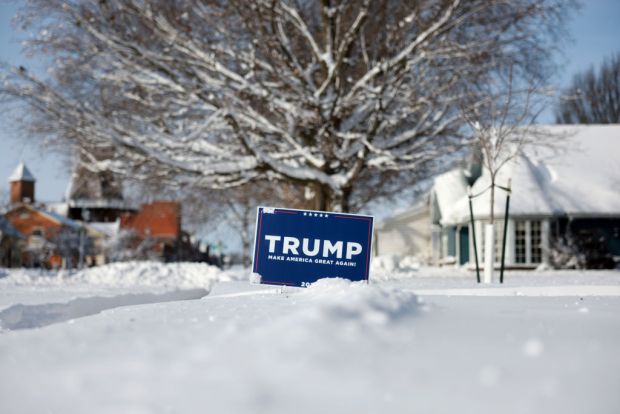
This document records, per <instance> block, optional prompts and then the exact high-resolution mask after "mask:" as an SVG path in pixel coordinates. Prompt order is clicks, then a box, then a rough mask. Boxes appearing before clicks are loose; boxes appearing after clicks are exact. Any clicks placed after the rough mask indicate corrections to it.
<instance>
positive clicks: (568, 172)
mask: <svg viewBox="0 0 620 414" xmlns="http://www.w3.org/2000/svg"><path fill="white" fill-rule="evenodd" d="M542 128H544V129H545V130H547V131H548V132H551V133H553V134H557V136H559V137H561V138H559V139H560V140H561V141H560V142H559V143H558V145H557V148H555V149H551V148H547V147H530V148H526V150H525V153H524V154H523V155H521V156H519V157H517V158H515V159H514V160H513V161H511V162H509V163H508V164H506V165H505V166H504V167H503V168H502V169H501V170H500V172H499V174H498V177H497V184H499V185H504V186H505V185H506V184H507V182H508V179H509V178H510V179H511V180H512V197H511V202H510V214H511V215H513V216H527V215H529V216H550V215H568V216H571V217H587V216H590V217H593V216H596V217H602V216H603V217H604V216H620V191H619V190H618V189H620V159H619V158H620V125H579V126H567V125H554V126H544V127H542ZM436 184H437V185H439V186H440V188H437V189H436V190H437V192H438V193H448V194H450V193H452V192H461V191H462V186H463V185H465V181H464V180H463V183H450V182H444V183H442V182H438V183H436ZM489 184H490V177H489V173H488V171H486V170H484V171H483V173H482V176H481V177H480V178H479V179H478V180H477V181H476V183H475V184H474V186H473V188H472V192H473V193H474V194H477V193H479V192H481V191H483V190H484V189H486V188H487V187H488V186H489ZM505 198H506V197H505V193H504V192H503V191H501V190H498V191H496V197H495V203H494V204H495V205H494V209H495V213H496V215H497V216H503V214H504V208H505ZM489 205H490V193H489V192H486V193H485V194H484V195H481V196H480V197H477V198H475V199H474V202H473V208H474V215H475V216H476V217H480V218H484V217H488V216H489ZM440 208H441V211H442V222H443V223H444V224H449V223H462V222H465V221H467V220H468V219H469V207H468V198H467V195H464V196H461V197H460V199H458V200H456V201H455V202H454V203H453V204H452V205H451V206H450V205H447V206H446V204H445V203H444V204H443V205H441V204H440Z"/></svg>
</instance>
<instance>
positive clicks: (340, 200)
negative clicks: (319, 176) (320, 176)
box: [314, 184, 351, 213]
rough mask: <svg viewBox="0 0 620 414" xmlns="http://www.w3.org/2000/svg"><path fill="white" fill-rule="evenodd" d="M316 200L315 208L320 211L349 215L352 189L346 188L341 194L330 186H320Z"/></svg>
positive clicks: (318, 186)
mask: <svg viewBox="0 0 620 414" xmlns="http://www.w3.org/2000/svg"><path fill="white" fill-rule="evenodd" d="M316 187H317V190H316V195H315V199H314V206H315V207H314V208H315V210H318V211H336V212H342V213H348V212H349V211H351V204H350V198H351V189H350V188H345V189H343V190H342V191H341V192H336V191H334V190H333V189H332V188H331V187H329V186H323V185H320V184H318V185H317V186H316Z"/></svg>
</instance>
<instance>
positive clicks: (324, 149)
mask: <svg viewBox="0 0 620 414" xmlns="http://www.w3.org/2000/svg"><path fill="white" fill-rule="evenodd" d="M572 3H573V2H572V0H566V1H559V0H514V1H506V0H469V1H462V0H423V1H417V2H405V1H396V0H379V1H370V0H351V1H332V0H321V1H298V0H297V1H295V0H252V1H243V0H231V1H218V0H210V1H208V0H204V1H200V0H176V1H168V0H166V1H164V0H153V1H149V2H144V1H142V0H97V1H95V0H81V1H80V0H72V1H71V0H29V1H28V4H29V6H28V7H27V8H26V9H25V10H24V12H23V13H22V15H21V16H22V17H21V19H20V21H21V23H22V24H23V25H24V26H25V27H27V28H29V29H30V30H32V31H34V32H35V35H34V36H33V38H32V39H30V40H29V50H30V52H31V53H37V54H44V53H50V54H51V57H52V58H53V60H52V67H51V73H52V78H51V79H50V80H49V81H42V80H40V79H37V78H36V77H35V76H33V75H32V74H31V73H29V72H28V71H26V70H25V69H23V68H18V69H13V70H10V71H5V75H4V79H3V82H2V85H3V86H2V87H1V88H2V92H4V96H8V97H13V98H15V97H17V98H18V99H20V100H21V101H22V102H25V103H27V104H28V105H29V106H30V108H31V110H32V114H33V118H36V119H35V121H39V122H32V124H33V125H43V127H42V128H41V130H42V131H44V132H48V133H49V132H51V131H54V135H58V136H60V137H61V138H62V139H63V140H66V139H68V140H70V141H71V142H73V143H74V145H75V146H76V148H77V149H78V151H79V152H80V153H81V155H83V156H84V157H85V158H87V159H89V160H90V165H91V168H92V169H93V170H111V171H113V172H114V173H117V174H122V175H126V176H132V177H135V178H137V179H140V180H141V179H146V178H150V179H156V180H159V181H161V182H165V183H168V184H170V185H180V186H182V185H193V186H200V187H205V188H211V189H222V188H230V187H235V186H241V185H244V184H247V183H249V182H251V181H254V180H270V181H284V182H290V183H294V184H296V185H299V186H303V187H308V188H310V190H311V191H312V192H313V193H314V194H315V200H316V204H315V208H317V209H334V210H345V211H348V210H354V209H356V208H359V206H360V205H363V204H364V203H365V202H367V201H368V200H369V199H372V198H373V197H375V196H377V195H381V194H389V193H390V192H392V193H393V192H395V191H398V189H399V188H400V187H401V186H402V185H403V183H404V182H406V181H407V180H409V181H411V180H412V179H413V178H420V177H424V176H426V175H428V174H429V173H430V172H432V171H434V170H435V169H436V167H437V166H438V165H440V164H441V162H442V157H443V156H444V155H446V154H453V153H454V152H455V151H457V150H459V149H460V148H461V145H462V144H463V137H462V135H461V134H460V132H461V129H462V122H461V117H460V114H459V110H458V106H459V103H461V102H462V101H463V100H464V99H465V98H467V99H468V100H469V101H476V100H477V99H478V98H474V97H472V96H471V93H472V91H473V89H467V88H465V86H466V85H471V84H476V83H478V82H480V81H482V80H484V78H485V77H486V76H487V75H488V73H489V72H491V71H493V70H495V68H496V64H495V62H503V61H507V60H508V61H510V62H513V64H514V66H515V67H519V68H520V70H521V72H519V73H522V72H523V73H525V72H527V73H529V74H531V75H535V76H538V77H541V76H543V75H544V74H545V73H547V70H548V68H549V66H548V63H549V62H550V61H549V59H548V56H549V51H550V50H551V49H550V46H551V45H552V44H555V40H557V37H554V36H553V35H557V34H558V31H559V30H561V29H562V27H563V21H564V18H565V16H566V12H567V10H569V9H570V6H571V5H572ZM102 153H106V154H108V155H107V156H106V157H103V158H102V157H101V156H100V154H102ZM412 177H413V178H412Z"/></svg>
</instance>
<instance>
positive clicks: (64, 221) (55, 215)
mask: <svg viewBox="0 0 620 414" xmlns="http://www.w3.org/2000/svg"><path fill="white" fill-rule="evenodd" d="M39 212H41V213H42V214H45V215H46V216H48V217H51V218H52V219H53V220H56V221H57V222H59V223H61V224H62V225H64V226H67V227H71V228H72V229H74V230H78V229H80V228H81V227H82V225H81V224H80V223H78V222H77V221H74V220H71V219H70V218H67V217H65V216H63V215H61V214H58V213H56V212H54V211H49V210H40V209H39Z"/></svg>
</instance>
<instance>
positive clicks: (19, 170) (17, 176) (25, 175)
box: [9, 161, 36, 182]
mask: <svg viewBox="0 0 620 414" xmlns="http://www.w3.org/2000/svg"><path fill="white" fill-rule="evenodd" d="M9 181H10V182H14V181H30V182H35V181H36V180H35V178H34V175H32V173H31V172H30V170H29V169H28V167H26V164H24V162H23V161H20V163H19V164H17V167H16V168H15V170H14V171H13V173H12V174H11V176H10V177H9Z"/></svg>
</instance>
